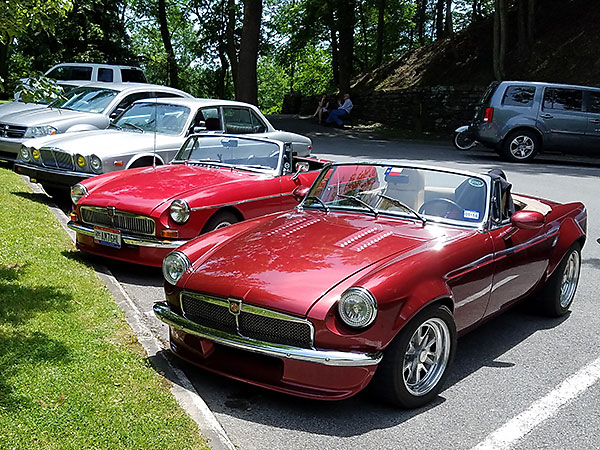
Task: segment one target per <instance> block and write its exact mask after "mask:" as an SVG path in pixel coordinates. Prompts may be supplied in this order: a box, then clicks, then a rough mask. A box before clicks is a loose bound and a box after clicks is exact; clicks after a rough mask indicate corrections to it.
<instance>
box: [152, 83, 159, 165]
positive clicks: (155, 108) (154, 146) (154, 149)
mask: <svg viewBox="0 0 600 450" xmlns="http://www.w3.org/2000/svg"><path fill="white" fill-rule="evenodd" d="M154 95H155V97H154V119H153V121H154V142H153V145H152V168H153V169H156V120H157V118H158V97H156V95H157V93H156V92H155V93H154Z"/></svg>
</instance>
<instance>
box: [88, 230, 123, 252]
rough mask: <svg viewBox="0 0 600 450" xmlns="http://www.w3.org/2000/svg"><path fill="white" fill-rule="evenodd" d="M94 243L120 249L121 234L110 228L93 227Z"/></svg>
mask: <svg viewBox="0 0 600 450" xmlns="http://www.w3.org/2000/svg"><path fill="white" fill-rule="evenodd" d="M94 242H95V243H97V244H102V245H108V246H109V247H114V248H121V232H120V231H119V230H113V229H111V228H104V227H94Z"/></svg>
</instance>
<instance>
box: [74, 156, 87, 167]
mask: <svg viewBox="0 0 600 450" xmlns="http://www.w3.org/2000/svg"><path fill="white" fill-rule="evenodd" d="M75 160H76V161H77V165H78V166H79V167H80V168H82V169H83V168H84V167H85V158H84V157H83V156H81V155H77V157H76V158H75Z"/></svg>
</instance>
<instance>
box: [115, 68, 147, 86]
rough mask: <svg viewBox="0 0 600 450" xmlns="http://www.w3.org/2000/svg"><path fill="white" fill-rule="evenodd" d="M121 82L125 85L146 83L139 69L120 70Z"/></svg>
mask: <svg viewBox="0 0 600 450" xmlns="http://www.w3.org/2000/svg"><path fill="white" fill-rule="evenodd" d="M121 80H123V82H125V83H147V81H146V76H145V75H144V72H142V71H141V70H139V69H121Z"/></svg>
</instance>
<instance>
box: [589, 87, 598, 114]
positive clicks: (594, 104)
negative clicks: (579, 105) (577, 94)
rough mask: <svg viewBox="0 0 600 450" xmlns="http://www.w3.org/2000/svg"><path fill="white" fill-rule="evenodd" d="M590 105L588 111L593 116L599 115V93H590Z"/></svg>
mask: <svg viewBox="0 0 600 450" xmlns="http://www.w3.org/2000/svg"><path fill="white" fill-rule="evenodd" d="M589 94H590V104H589V105H588V111H589V112H591V113H595V114H600V92H596V91H590V92H589Z"/></svg>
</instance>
